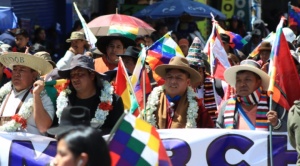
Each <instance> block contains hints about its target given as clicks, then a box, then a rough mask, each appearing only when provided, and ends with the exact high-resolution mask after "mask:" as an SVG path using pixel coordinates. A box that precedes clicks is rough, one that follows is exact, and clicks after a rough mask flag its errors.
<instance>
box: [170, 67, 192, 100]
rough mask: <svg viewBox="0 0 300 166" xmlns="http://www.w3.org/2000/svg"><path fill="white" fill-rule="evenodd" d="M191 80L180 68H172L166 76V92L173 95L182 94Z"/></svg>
mask: <svg viewBox="0 0 300 166" xmlns="http://www.w3.org/2000/svg"><path fill="white" fill-rule="evenodd" d="M190 82H191V80H190V78H189V77H188V76H187V74H186V73H183V72H182V71H180V70H178V69H171V70H170V71H168V72H167V73H166V76H165V90H166V93H167V94H168V95H169V96H171V97H175V96H176V95H180V96H181V95H183V94H184V93H185V92H186V90H187V87H188V86H189V85H190Z"/></svg>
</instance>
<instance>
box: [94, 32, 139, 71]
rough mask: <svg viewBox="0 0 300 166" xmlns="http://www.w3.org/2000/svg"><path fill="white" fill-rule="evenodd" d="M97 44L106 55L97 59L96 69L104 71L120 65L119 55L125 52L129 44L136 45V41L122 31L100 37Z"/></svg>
mask: <svg viewBox="0 0 300 166" xmlns="http://www.w3.org/2000/svg"><path fill="white" fill-rule="evenodd" d="M96 45H97V48H98V49H99V50H100V51H101V52H102V53H103V54H104V55H103V56H102V57H100V58H97V59H95V70H96V71H97V72H99V73H104V72H106V71H109V70H113V69H114V68H116V67H118V59H119V58H118V56H117V55H119V54H124V53H125V50H126V48H127V47H128V46H134V45H135V41H134V40H132V39H130V38H127V37H125V36H123V35H122V34H120V33H113V34H109V35H108V36H102V37H100V38H99V39H98V41H97V43H96Z"/></svg>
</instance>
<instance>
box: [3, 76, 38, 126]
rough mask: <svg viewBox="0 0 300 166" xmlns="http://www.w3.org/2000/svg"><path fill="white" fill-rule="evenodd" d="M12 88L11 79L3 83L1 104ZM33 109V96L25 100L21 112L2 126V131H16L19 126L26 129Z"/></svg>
mask: <svg viewBox="0 0 300 166" xmlns="http://www.w3.org/2000/svg"><path fill="white" fill-rule="evenodd" d="M11 90H12V85H11V81H10V82H8V83H6V84H5V85H3V87H2V88H1V89H0V105H1V104H2V102H3V99H4V98H5V96H6V95H7V94H8V93H9V92H10V91H11ZM32 111H33V98H30V99H28V101H27V102H24V104H23V106H22V107H21V109H20V111H19V113H17V114H15V115H14V116H12V118H11V119H12V120H10V121H9V122H7V123H5V124H4V125H2V126H0V131H6V132H14V131H17V130H18V129H19V128H22V129H25V128H26V127H27V119H28V118H29V117H30V115H31V112H32Z"/></svg>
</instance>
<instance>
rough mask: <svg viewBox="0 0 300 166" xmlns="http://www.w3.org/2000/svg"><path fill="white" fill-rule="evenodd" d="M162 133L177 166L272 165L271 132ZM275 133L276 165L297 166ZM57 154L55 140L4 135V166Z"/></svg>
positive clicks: (0, 147) (0, 138)
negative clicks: (270, 154) (270, 153)
mask: <svg viewBox="0 0 300 166" xmlns="http://www.w3.org/2000/svg"><path fill="white" fill-rule="evenodd" d="M158 132H159V134H160V137H161V139H162V141H163V144H164V146H165V148H166V150H167V151H168V155H169V156H170V159H171V161H172V163H173V164H174V165H180V166H181V165H188V166H207V165H209V166H224V165H245V166H246V165H251V166H267V165H270V164H269V149H270V148H269V139H268V137H269V132H264V131H242V130H225V129H167V130H158ZM273 134H274V135H273V136H272V144H273V146H272V148H273V152H272V154H273V164H274V166H286V165H289V166H292V165H295V164H294V163H296V161H297V152H296V151H295V150H294V149H293V148H292V147H291V146H290V144H289V142H288V137H287V134H286V133H274V132H273ZM55 154H56V141H55V140H54V139H51V138H48V137H43V136H37V135H32V134H25V133H3V132H0V165H1V166H8V165H9V166H24V165H25V166H26V165H28V166H35V165H42V166H45V165H46V164H48V163H49V162H50V161H51V160H52V159H53V157H54V156H55Z"/></svg>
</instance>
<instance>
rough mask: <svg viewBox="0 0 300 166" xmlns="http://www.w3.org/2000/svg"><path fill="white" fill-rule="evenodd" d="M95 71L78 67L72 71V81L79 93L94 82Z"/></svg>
mask: <svg viewBox="0 0 300 166" xmlns="http://www.w3.org/2000/svg"><path fill="white" fill-rule="evenodd" d="M95 76H96V75H95V73H93V72H90V71H88V70H87V69H84V68H81V67H78V68H75V69H72V70H71V72H70V80H71V83H72V85H73V87H74V89H75V90H76V92H77V93H80V92H84V91H86V90H87V89H88V88H90V87H91V86H93V84H94V79H95Z"/></svg>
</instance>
